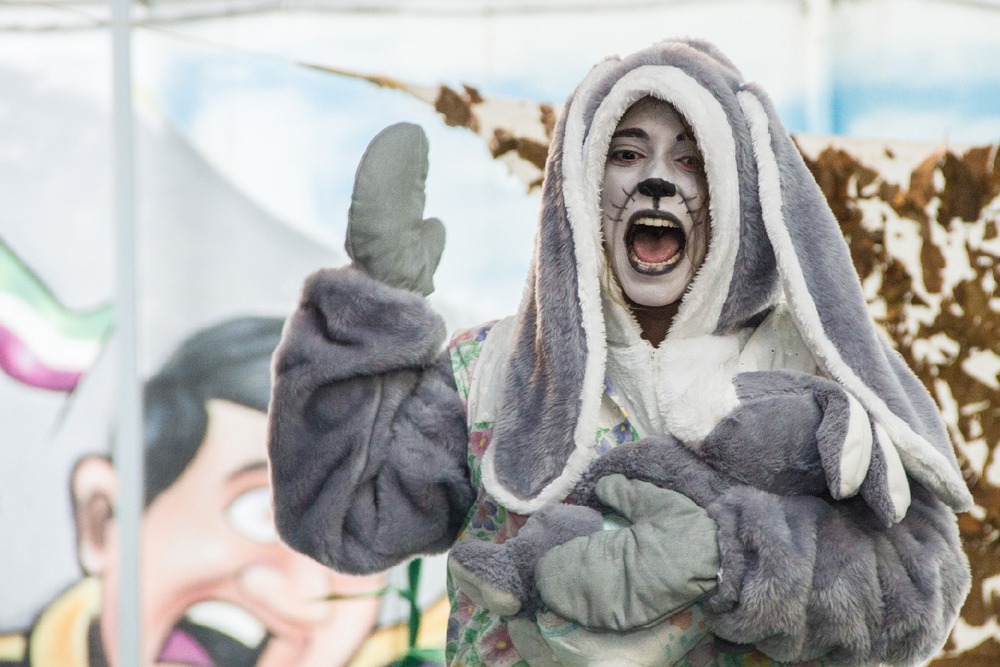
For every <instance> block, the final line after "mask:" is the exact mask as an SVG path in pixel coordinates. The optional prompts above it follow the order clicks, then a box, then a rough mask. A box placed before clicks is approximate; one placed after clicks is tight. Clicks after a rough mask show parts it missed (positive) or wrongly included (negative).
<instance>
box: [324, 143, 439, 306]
mask: <svg viewBox="0 0 1000 667" xmlns="http://www.w3.org/2000/svg"><path fill="white" fill-rule="evenodd" d="M426 180H427V135H425V134H424V131H423V130H422V129H421V128H420V127H419V126H417V125H414V124H412V123H397V124H396V125H390V126H389V127H387V128H385V129H384V130H382V131H381V132H379V133H378V134H377V135H376V136H375V138H374V139H372V141H371V143H370V144H368V149H367V150H366V151H365V154H364V156H363V157H362V158H361V163H360V164H359V165H358V171H357V174H356V175H355V177H354V192H353V193H352V195H351V209H350V211H349V212H348V218H347V239H346V240H345V242H344V248H345V250H347V255H348V256H349V257H350V258H351V260H352V261H353V262H354V264H355V265H356V266H357V267H358V268H360V269H361V270H363V271H364V272H365V273H367V274H368V275H370V276H371V277H373V278H375V279H376V280H378V281H380V282H383V283H385V284H387V285H391V286H392V287H398V288H401V289H406V290H410V291H412V292H417V293H418V294H421V295H423V296H427V295H428V294H430V293H431V292H433V291H434V280H433V278H434V270H435V269H437V265H438V262H440V261H441V252H442V250H444V225H443V224H441V221H440V220H437V219H436V218H428V219H424V217H423V215H424V183H425V181H426Z"/></svg>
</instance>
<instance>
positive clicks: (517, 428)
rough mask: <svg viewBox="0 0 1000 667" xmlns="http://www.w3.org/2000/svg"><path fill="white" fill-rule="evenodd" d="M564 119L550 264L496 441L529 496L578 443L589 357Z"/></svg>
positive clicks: (553, 167)
mask: <svg viewBox="0 0 1000 667" xmlns="http://www.w3.org/2000/svg"><path fill="white" fill-rule="evenodd" d="M564 124H565V121H564V120H563V119H560V120H559V122H558V123H557V125H556V131H555V133H554V136H553V141H552V146H551V147H550V148H549V160H548V165H547V167H546V176H545V186H544V191H543V195H542V196H543V202H542V221H541V223H540V225H539V231H538V238H537V240H536V244H537V245H536V247H537V249H538V250H537V252H538V254H539V256H541V257H544V258H545V261H544V262H537V261H535V262H533V263H532V266H531V275H530V276H529V278H528V290H527V293H526V295H525V298H524V301H523V302H522V304H521V309H520V312H519V316H518V329H517V336H516V343H515V351H514V353H513V354H512V356H511V358H510V360H509V362H508V370H507V380H506V385H505V387H504V389H503V395H504V400H503V404H504V405H505V406H506V408H505V410H504V411H503V413H502V414H501V415H500V416H499V417H498V418H497V422H496V426H495V427H494V431H493V442H492V445H491V446H492V447H494V448H495V451H496V468H497V476H498V478H499V479H500V481H501V482H502V483H503V484H504V486H505V487H507V488H508V489H510V490H511V491H512V492H514V493H515V494H517V495H519V496H521V497H524V498H530V497H533V496H535V495H536V494H537V493H538V492H539V491H540V490H541V489H542V488H543V487H544V486H545V485H546V484H548V483H549V482H550V481H551V480H552V479H554V478H555V477H557V476H558V475H559V473H561V472H562V469H563V467H564V466H565V465H566V460H567V459H568V458H569V455H570V453H571V452H572V451H573V448H574V447H575V443H574V441H573V429H572V428H571V427H569V425H570V424H574V423H576V420H577V419H579V412H580V404H579V395H580V386H581V385H582V383H583V367H584V364H585V362H586V358H587V348H586V340H585V337H584V331H583V322H582V314H581V312H580V306H579V301H578V299H577V273H576V258H575V253H574V250H573V248H574V243H573V236H572V233H571V231H570V227H569V219H568V217H567V213H566V204H565V202H564V201H563V199H562V189H561V183H562V148H561V146H562V137H563V132H564Z"/></svg>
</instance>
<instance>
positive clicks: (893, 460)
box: [875, 424, 910, 523]
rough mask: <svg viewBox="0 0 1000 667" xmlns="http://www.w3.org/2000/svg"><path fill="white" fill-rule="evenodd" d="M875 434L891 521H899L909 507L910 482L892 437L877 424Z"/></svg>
mask: <svg viewBox="0 0 1000 667" xmlns="http://www.w3.org/2000/svg"><path fill="white" fill-rule="evenodd" d="M875 436H876V437H877V438H878V444H879V446H880V447H881V448H882V456H883V457H884V458H885V483H886V487H887V489H886V490H887V491H888V492H889V500H890V501H891V502H892V521H893V523H899V522H900V521H902V520H903V517H904V516H906V510H908V509H909V508H910V483H909V482H908V481H907V479H906V470H905V469H904V468H903V462H902V461H900V460H899V455H898V454H897V453H896V447H894V446H893V443H892V439H891V438H890V437H889V434H888V433H886V430H885V429H884V428H882V426H881V425H879V424H875Z"/></svg>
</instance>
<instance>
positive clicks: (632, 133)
mask: <svg viewBox="0 0 1000 667" xmlns="http://www.w3.org/2000/svg"><path fill="white" fill-rule="evenodd" d="M619 137H632V138H634V139H649V135H648V134H646V131H645V130H643V129H641V128H638V127H626V128H625V129H624V130H618V131H617V132H615V133H614V134H612V135H611V138H612V139H617V138H619Z"/></svg>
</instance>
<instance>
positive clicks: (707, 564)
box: [535, 474, 719, 632]
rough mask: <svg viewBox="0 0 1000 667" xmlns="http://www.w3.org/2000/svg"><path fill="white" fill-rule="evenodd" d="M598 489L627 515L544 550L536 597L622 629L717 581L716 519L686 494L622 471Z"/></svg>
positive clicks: (600, 625)
mask: <svg viewBox="0 0 1000 667" xmlns="http://www.w3.org/2000/svg"><path fill="white" fill-rule="evenodd" d="M596 494H597V497H598V498H600V500H601V501H602V502H603V503H604V504H605V505H607V506H609V507H611V508H613V509H615V510H617V511H618V512H619V513H620V514H621V515H622V516H624V517H625V518H626V519H628V521H630V522H631V523H632V525H631V526H629V527H627V528H620V529H615V530H604V531H601V532H598V533H594V534H592V535H588V536H586V537H578V538H575V539H573V540H570V541H569V542H567V543H566V544H563V545H561V546H558V547H555V548H553V549H551V550H549V551H548V553H546V554H545V555H544V556H543V557H542V559H541V560H540V561H539V563H538V567H537V569H536V571H535V585H536V586H537V588H538V592H539V595H540V596H541V599H542V602H543V603H544V604H545V605H546V606H547V607H548V608H549V609H550V610H552V611H553V612H554V613H556V614H558V615H559V616H562V617H563V618H566V619H569V620H571V621H574V622H576V623H579V624H580V625H582V626H584V627H587V628H593V629H601V630H614V631H618V632H621V631H627V630H632V629H635V628H639V627H643V626H647V625H650V624H652V623H655V622H657V621H659V620H661V619H663V618H666V617H668V616H671V615H673V614H674V613H677V612H679V611H681V610H683V609H684V608H685V607H687V606H688V605H690V604H691V603H693V602H695V601H696V600H697V599H698V598H700V597H702V596H703V595H705V594H706V593H708V592H710V591H712V590H714V589H715V587H716V583H717V582H716V576H717V574H718V571H719V548H718V542H717V538H716V525H715V522H714V521H712V519H711V518H709V516H708V514H706V513H705V511H704V510H703V509H702V508H701V507H699V506H698V505H696V504H695V503H694V502H693V501H692V500H690V499H689V498H688V497H686V496H683V495H681V494H679V493H677V492H675V491H671V490H669V489H662V488H660V487H657V486H655V485H653V484H650V483H648V482H643V481H640V480H631V479H628V478H627V477H625V476H623V475H617V474H616V475H609V476H607V477H603V478H602V479H600V480H599V481H598V483H597V487H596Z"/></svg>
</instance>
